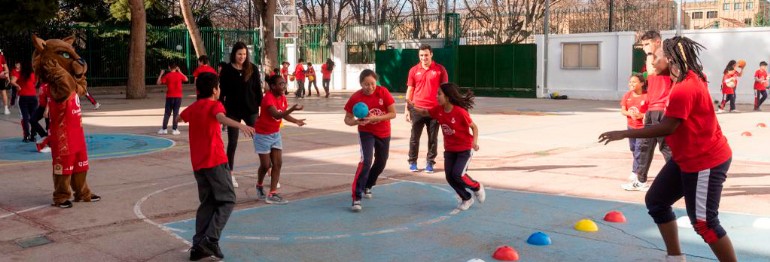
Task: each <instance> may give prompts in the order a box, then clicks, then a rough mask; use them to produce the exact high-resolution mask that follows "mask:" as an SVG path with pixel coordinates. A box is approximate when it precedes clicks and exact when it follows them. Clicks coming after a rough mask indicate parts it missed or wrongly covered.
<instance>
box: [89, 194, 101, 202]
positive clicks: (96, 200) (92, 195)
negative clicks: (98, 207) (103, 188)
mask: <svg viewBox="0 0 770 262" xmlns="http://www.w3.org/2000/svg"><path fill="white" fill-rule="evenodd" d="M99 200H102V197H100V196H97V195H94V194H91V202H99Z"/></svg>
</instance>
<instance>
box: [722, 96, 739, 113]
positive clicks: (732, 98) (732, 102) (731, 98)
mask: <svg viewBox="0 0 770 262" xmlns="http://www.w3.org/2000/svg"><path fill="white" fill-rule="evenodd" d="M727 102H730V111H733V110H735V94H722V103H721V104H720V105H719V109H722V110H724V109H725V104H727Z"/></svg>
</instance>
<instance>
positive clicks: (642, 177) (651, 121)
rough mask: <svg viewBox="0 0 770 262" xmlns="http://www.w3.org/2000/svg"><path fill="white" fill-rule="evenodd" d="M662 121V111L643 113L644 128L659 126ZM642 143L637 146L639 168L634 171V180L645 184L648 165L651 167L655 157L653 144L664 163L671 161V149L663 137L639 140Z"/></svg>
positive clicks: (648, 169)
mask: <svg viewBox="0 0 770 262" xmlns="http://www.w3.org/2000/svg"><path fill="white" fill-rule="evenodd" d="M661 120H663V111H647V113H644V127H645V128H646V127H649V126H653V125H657V124H660V121H661ZM639 139H640V140H642V142H641V143H640V144H639V150H640V151H641V155H640V157H639V168H638V169H637V170H636V171H635V173H636V179H638V180H639V182H642V183H644V182H647V173H648V172H649V171H650V165H652V158H653V157H654V156H655V144H658V145H659V147H660V149H659V150H660V153H661V154H663V158H664V159H666V162H668V161H669V160H671V149H670V148H669V147H668V145H667V144H666V139H665V137H655V138H639Z"/></svg>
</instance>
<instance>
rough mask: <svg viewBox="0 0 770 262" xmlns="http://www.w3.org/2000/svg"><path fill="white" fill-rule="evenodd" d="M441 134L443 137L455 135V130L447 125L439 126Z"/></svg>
mask: <svg viewBox="0 0 770 262" xmlns="http://www.w3.org/2000/svg"><path fill="white" fill-rule="evenodd" d="M452 121H454V119H452ZM452 123H454V122H452ZM441 132H442V133H444V135H445V136H451V135H454V134H455V130H454V129H452V127H451V126H449V125H447V124H441Z"/></svg>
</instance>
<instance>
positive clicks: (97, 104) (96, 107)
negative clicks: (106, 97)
mask: <svg viewBox="0 0 770 262" xmlns="http://www.w3.org/2000/svg"><path fill="white" fill-rule="evenodd" d="M100 107H102V104H100V103H99V102H96V104H95V105H94V110H99V108H100Z"/></svg>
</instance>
